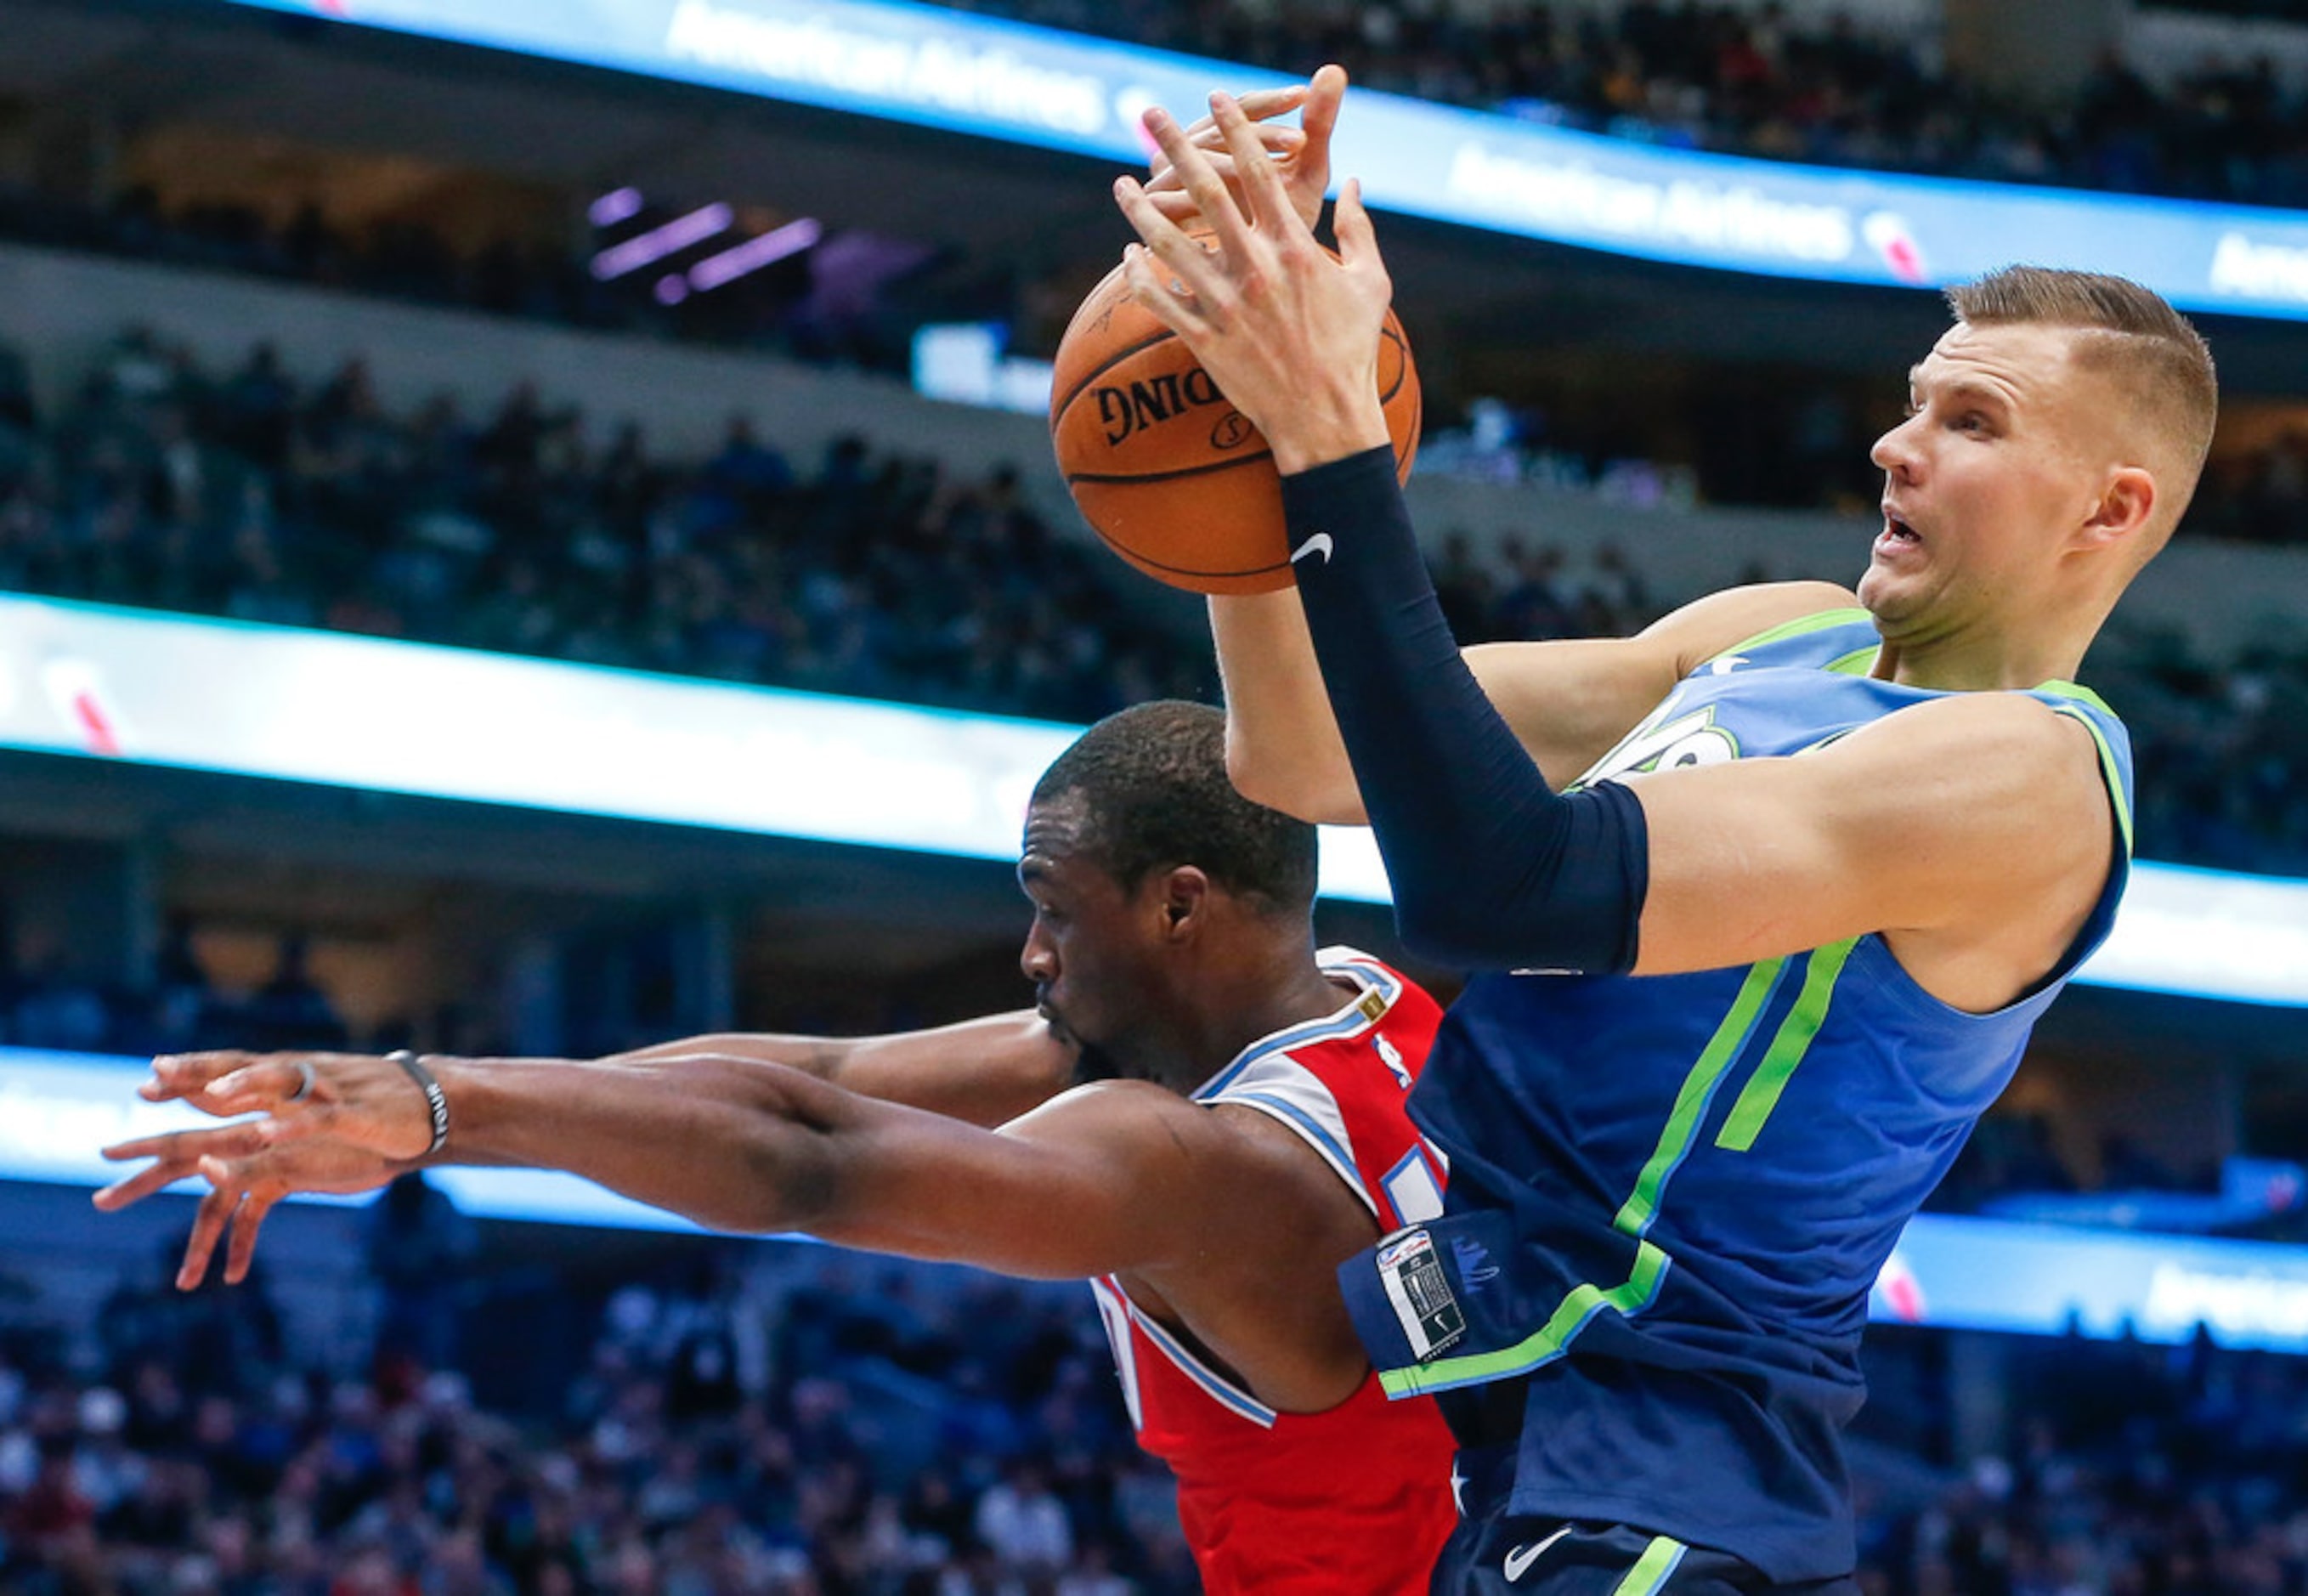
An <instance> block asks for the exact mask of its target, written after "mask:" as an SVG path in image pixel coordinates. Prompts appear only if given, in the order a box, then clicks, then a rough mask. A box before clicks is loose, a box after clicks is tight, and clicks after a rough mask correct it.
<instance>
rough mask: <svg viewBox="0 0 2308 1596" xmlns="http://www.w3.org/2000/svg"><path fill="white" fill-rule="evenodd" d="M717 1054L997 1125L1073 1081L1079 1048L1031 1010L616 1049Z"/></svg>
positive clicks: (651, 1058) (636, 1059)
mask: <svg viewBox="0 0 2308 1596" xmlns="http://www.w3.org/2000/svg"><path fill="white" fill-rule="evenodd" d="M708 1053H710V1054H714V1055H717V1056H719V1057H722V1058H734V1059H746V1060H751V1061H753V1062H754V1063H758V1064H775V1065H784V1066H786V1067H787V1068H788V1069H797V1070H800V1071H801V1072H803V1073H804V1074H810V1075H814V1076H816V1077H817V1078H818V1079H819V1080H821V1081H824V1082H827V1083H830V1084H831V1085H835V1086H839V1087H840V1088H841V1089H842V1090H844V1091H854V1092H856V1093H857V1095H858V1096H860V1097H869V1098H874V1099H876V1100H879V1101H882V1102H885V1103H901V1104H904V1105H905V1106H906V1107H908V1108H913V1109H926V1110H927V1111H928V1112H930V1113H933V1114H943V1115H946V1116H948V1117H951V1118H954V1119H960V1120H962V1121H964V1122H966V1123H968V1124H970V1125H978V1126H996V1125H1000V1124H1002V1123H1003V1122H1004V1121H1006V1120H1011V1119H1015V1118H1016V1117H1018V1116H1019V1115H1021V1114H1023V1113H1025V1112H1026V1111H1027V1110H1028V1109H1034V1108H1038V1107H1039V1106H1040V1105H1041V1104H1043V1103H1046V1102H1047V1101H1048V1100H1050V1099H1052V1098H1054V1097H1055V1096H1056V1095H1057V1094H1058V1093H1060V1092H1061V1091H1065V1090H1066V1088H1068V1087H1069V1086H1071V1085H1072V1084H1073V1083H1074V1067H1075V1065H1076V1063H1077V1061H1078V1058H1079V1054H1078V1052H1077V1051H1076V1049H1075V1048H1074V1047H1073V1046H1072V1044H1071V1043H1069V1042H1067V1041H1064V1040H1062V1039H1060V1038H1059V1037H1058V1036H1057V1035H1056V1034H1055V1033H1054V1032H1053V1031H1051V1029H1050V1026H1049V1022H1047V1021H1046V1020H1044V1019H1043V1018H1042V1017H1041V1016H1040V1015H1039V1014H1036V1013H1035V1012H1034V1011H1033V1010H1031V1009H1021V1010H1019V1011H1017V1012H1016V1013H1014V1014H988V1015H986V1016H985V1017H983V1018H980V1019H976V1020H964V1021H962V1022H960V1023H958V1024H953V1025H939V1026H934V1027H932V1028H930V1029H928V1030H926V1031H899V1032H896V1033H893V1034H891V1035H887V1036H861V1037H825V1036H795V1035H781V1034H777V1033H771V1032H746V1031H726V1032H716V1033H714V1034H712V1035H709V1036H693V1037H686V1038H684V1039H682V1040H678V1041H670V1042H659V1043H658V1044H656V1045H655V1046H653V1047H648V1048H634V1049H633V1050H632V1051H631V1052H628V1053H619V1054H614V1055H612V1056H611V1057H609V1058H607V1059H606V1060H604V1061H603V1062H605V1063H611V1064H615V1063H626V1062H632V1063H644V1062H655V1061H660V1060H669V1059H678V1058H687V1057H694V1056H696V1055H699V1054H708Z"/></svg>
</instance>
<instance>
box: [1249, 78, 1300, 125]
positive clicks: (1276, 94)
mask: <svg viewBox="0 0 2308 1596" xmlns="http://www.w3.org/2000/svg"><path fill="white" fill-rule="evenodd" d="M1312 88H1313V84H1312V83H1285V84H1283V85H1282V86H1281V87H1280V88H1279V89H1253V90H1251V91H1248V92H1246V93H1244V94H1242V95H1240V96H1238V97H1237V98H1238V99H1239V101H1240V103H1241V105H1242V114H1243V115H1244V116H1247V117H1249V118H1250V119H1251V120H1252V121H1253V122H1263V121H1265V120H1266V119H1267V118H1268V117H1269V116H1288V115H1289V114H1290V113H1291V112H1292V111H1295V110H1296V109H1297V108H1299V107H1300V106H1302V105H1304V104H1305V103H1306V96H1307V93H1308V91H1310V90H1312Z"/></svg>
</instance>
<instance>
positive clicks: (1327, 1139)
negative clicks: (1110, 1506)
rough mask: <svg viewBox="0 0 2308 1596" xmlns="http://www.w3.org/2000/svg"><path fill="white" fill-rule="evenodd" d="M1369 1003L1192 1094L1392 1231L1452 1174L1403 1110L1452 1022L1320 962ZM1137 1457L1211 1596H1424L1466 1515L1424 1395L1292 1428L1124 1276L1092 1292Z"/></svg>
mask: <svg viewBox="0 0 2308 1596" xmlns="http://www.w3.org/2000/svg"><path fill="white" fill-rule="evenodd" d="M1319 957H1320V960H1321V963H1322V969H1323V971H1324V972H1325V973H1327V974H1329V975H1330V976H1331V977H1332V978H1333V979H1339V980H1347V981H1352V982H1353V983H1354V984H1355V985H1356V986H1357V987H1359V988H1361V991H1360V993H1359V995H1358V996H1356V997H1355V998H1354V999H1353V1000H1352V1001H1350V1002H1348V1004H1347V1005H1345V1006H1344V1007H1342V1008H1340V1009H1339V1011H1338V1012H1337V1013H1336V1014H1331V1015H1328V1016H1327V1017H1325V1018H1323V1019H1320V1020H1312V1021H1308V1022H1306V1023H1305V1024H1302V1025H1294V1026H1291V1027H1290V1028H1289V1029H1287V1030H1285V1031H1277V1032H1275V1033H1274V1034H1273V1035H1271V1036H1269V1037H1266V1038H1264V1039H1262V1040H1259V1041H1256V1042H1253V1044H1251V1045H1250V1046H1249V1047H1247V1048H1244V1049H1243V1050H1242V1052H1241V1053H1240V1055H1238V1056H1237V1057H1236V1058H1235V1060H1234V1062H1233V1063H1231V1064H1229V1065H1227V1067H1226V1068H1224V1069H1222V1070H1220V1071H1219V1073H1218V1074H1215V1075H1213V1076H1211V1077H1210V1080H1209V1081H1208V1082H1207V1083H1205V1084H1204V1085H1203V1086H1202V1087H1201V1090H1199V1091H1196V1092H1195V1093H1194V1094H1193V1100H1195V1101H1196V1102H1198V1103H1205V1104H1208V1105H1210V1106H1212V1107H1216V1106H1218V1105H1219V1104H1222V1103H1223V1104H1232V1105H1236V1106H1239V1107H1242V1108H1246V1109H1256V1110H1258V1111H1259V1112H1260V1113H1262V1114H1268V1115H1271V1116H1272V1117H1274V1118H1275V1119H1276V1120H1277V1121H1279V1123H1281V1124H1283V1125H1285V1126H1289V1127H1290V1129H1291V1130H1293V1131H1295V1132H1296V1133H1297V1134H1299V1135H1300V1136H1302V1137H1304V1138H1305V1142H1306V1144H1307V1145H1308V1146H1309V1147H1311V1148H1313V1151H1314V1152H1316V1153H1318V1154H1320V1155H1321V1157H1322V1160H1323V1161H1324V1162H1326V1163H1328V1164H1329V1165H1330V1166H1331V1169H1334V1170H1336V1171H1337V1172H1338V1176H1339V1180H1340V1181H1342V1182H1343V1183H1344V1184H1345V1185H1346V1186H1347V1189H1348V1190H1349V1191H1351V1192H1353V1193H1354V1195H1356V1198H1358V1199H1359V1200H1360V1201H1361V1202H1362V1203H1363V1204H1364V1206H1365V1207H1366V1208H1368V1209H1369V1210H1370V1212H1371V1217H1372V1220H1373V1221H1374V1224H1375V1225H1376V1227H1377V1229H1376V1231H1375V1232H1374V1233H1375V1234H1379V1235H1384V1234H1385V1233H1386V1232H1388V1231H1391V1230H1393V1229H1397V1228H1399V1227H1400V1226H1402V1225H1404V1224H1408V1223H1410V1222H1413V1221H1418V1220H1425V1219H1433V1218H1434V1217H1435V1216H1436V1215H1437V1214H1439V1213H1441V1212H1442V1163H1441V1160H1440V1159H1439V1158H1438V1157H1437V1156H1436V1154H1435V1153H1434V1150H1433V1149H1431V1148H1429V1147H1428V1146H1427V1145H1426V1144H1425V1142H1424V1141H1422V1140H1421V1139H1420V1137H1419V1134H1418V1132H1417V1130H1416V1129H1415V1128H1414V1127H1413V1126H1412V1125H1411V1123H1410V1117H1409V1116H1408V1114H1407V1113H1406V1112H1405V1111H1404V1108H1403V1100H1404V1099H1405V1098H1406V1097H1407V1096H1408V1093H1409V1091H1410V1087H1411V1083H1413V1082H1414V1081H1416V1080H1417V1077H1418V1072H1419V1070H1420V1068H1421V1067H1422V1066H1423V1065H1425V1062H1426V1053H1427V1049H1428V1048H1430V1047H1431V1046H1433V1044H1434V1031H1435V1027H1436V1026H1437V1025H1438V1024H1440V1023H1441V1022H1442V1009H1441V1008H1440V1007H1439V1006H1438V1005H1436V1004H1435V1002H1434V999H1433V998H1432V997H1429V996H1427V995H1426V994H1425V992H1424V991H1422V990H1420V989H1419V988H1417V986H1416V985H1414V984H1413V983H1411V982H1410V981H1408V980H1406V979H1403V978H1402V977H1401V976H1400V975H1399V974H1397V973H1396V972H1395V971H1391V970H1390V969H1388V968H1387V967H1386V966H1385V965H1383V964H1381V963H1380V962H1378V961H1376V960H1375V959H1372V958H1370V957H1368V956H1367V955H1365V954H1362V953H1355V952H1353V951H1352V950H1351V949H1345V948H1327V949H1325V950H1323V952H1322V953H1321V954H1320V955H1319ZM1090 1284H1091V1288H1092V1290H1095V1291H1096V1292H1097V1293H1098V1312H1099V1314H1100V1316H1102V1317H1103V1318H1104V1319H1105V1321H1106V1333H1107V1341H1108V1342H1110V1343H1111V1344H1112V1346H1113V1348H1114V1359H1115V1367H1117V1368H1118V1369H1119V1371H1120V1373H1121V1376H1122V1388H1123V1393H1124V1396H1125V1397H1126V1398H1127V1399H1128V1401H1129V1403H1130V1418H1131V1421H1132V1423H1133V1424H1134V1425H1135V1426H1136V1427H1137V1429H1138V1439H1139V1443H1140V1445H1143V1446H1144V1447H1145V1448H1146V1450H1147V1451H1149V1452H1150V1453H1152V1454H1154V1455H1155V1456H1157V1457H1159V1458H1160V1459H1162V1460H1163V1462H1167V1463H1168V1464H1169V1465H1170V1468H1171V1470H1172V1471H1173V1472H1175V1473H1176V1475H1177V1477H1178V1514H1179V1518H1180V1520H1181V1522H1182V1523H1183V1525H1184V1529H1185V1533H1186V1541H1187V1544H1188V1545H1189V1546H1191V1547H1192V1548H1193V1553H1194V1560H1195V1562H1196V1563H1197V1564H1198V1565H1199V1566H1200V1567H1201V1574H1202V1582H1203V1588H1204V1590H1205V1591H1206V1592H1209V1593H1210V1596H1233V1593H1235V1592H1244V1593H1245V1596H1247V1593H1253V1592H1255V1593H1258V1596H1270V1593H1272V1592H1285V1593H1288V1596H1314V1593H1315V1592H1331V1593H1335V1592H1354V1593H1355V1596H1412V1593H1414V1592H1425V1590H1426V1588H1427V1578H1428V1575H1429V1574H1430V1573H1431V1572H1432V1571H1433V1568H1434V1559H1435V1557H1436V1555H1437V1554H1438V1553H1439V1552H1440V1551H1441V1550H1442V1542H1443V1540H1445V1539H1446V1538H1448V1536H1449V1535H1450V1533H1451V1527H1452V1525H1453V1524H1454V1523H1456V1520H1457V1512H1456V1509H1455V1508H1454V1506H1453V1505H1452V1502H1451V1446H1452V1442H1451V1433H1450V1431H1449V1429H1448V1428H1446V1427H1445V1426H1444V1425H1443V1423H1442V1416H1441V1415H1440V1414H1439V1413H1438V1412H1436V1411H1435V1409H1434V1403H1433V1402H1431V1401H1429V1400H1427V1399H1425V1398H1417V1399H1413V1400H1410V1401H1406V1402H1389V1401H1387V1399H1386V1397H1385V1395H1384V1393H1382V1392H1381V1390H1380V1389H1379V1384H1378V1376H1376V1375H1372V1376H1370V1377H1369V1378H1367V1379H1365V1381H1364V1382H1363V1384H1362V1386H1361V1388H1360V1389H1358V1390H1357V1391H1356V1393H1354V1395H1352V1396H1351V1397H1349V1398H1348V1399H1347V1400H1346V1401H1345V1402H1341V1403H1339V1405H1338V1406H1337V1407H1335V1408H1332V1409H1331V1410H1329V1411H1326V1412H1322V1413H1281V1412H1278V1411H1275V1410H1274V1409H1272V1408H1270V1407H1268V1406H1267V1405H1266V1404H1265V1403H1263V1402H1260V1401H1259V1400H1258V1399H1257V1398H1256V1397H1255V1396H1253V1395H1252V1394H1251V1393H1249V1392H1248V1391H1246V1390H1244V1388H1243V1386H1242V1385H1240V1384H1239V1383H1237V1382H1236V1380H1234V1379H1233V1378H1231V1377H1229V1376H1227V1375H1226V1374H1224V1373H1222V1372H1220V1371H1219V1370H1218V1369H1214V1368H1212V1367H1210V1365H1209V1364H1208V1363H1207V1362H1205V1361H1204V1360H1203V1359H1201V1358H1198V1357H1197V1356H1196V1355H1195V1354H1194V1352H1193V1350H1192V1349H1191V1348H1189V1347H1188V1346H1186V1345H1185V1344H1184V1342H1181V1341H1180V1340H1179V1338H1178V1337H1177V1336H1176V1334H1174V1333H1171V1332H1170V1331H1168V1330H1166V1329H1165V1328H1164V1327H1163V1326H1161V1325H1160V1324H1156V1323H1155V1322H1154V1320H1153V1319H1151V1318H1150V1317H1149V1316H1147V1315H1146V1314H1145V1313H1144V1312H1142V1311H1141V1309H1140V1308H1139V1307H1138V1305H1137V1304H1136V1303H1134V1302H1132V1301H1131V1300H1130V1298H1129V1297H1128V1295H1127V1294H1126V1293H1125V1292H1124V1290H1123V1289H1122V1286H1121V1284H1120V1282H1119V1281H1116V1280H1115V1279H1114V1278H1113V1277H1112V1276H1107V1278H1105V1279H1103V1280H1097V1281H1091V1282H1090Z"/></svg>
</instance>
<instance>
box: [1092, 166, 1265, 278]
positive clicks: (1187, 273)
mask: <svg viewBox="0 0 2308 1596" xmlns="http://www.w3.org/2000/svg"><path fill="white" fill-rule="evenodd" d="M1114 196H1115V203H1117V204H1119V205H1120V206H1121V207H1122V213H1123V214H1124V216H1126V217H1128V218H1129V219H1130V225H1131V226H1132V227H1134V228H1136V229H1138V237H1139V238H1140V239H1141V241H1142V242H1141V245H1139V246H1137V247H1138V249H1139V251H1140V253H1141V254H1144V255H1145V256H1147V257H1148V258H1147V262H1146V264H1147V266H1148V268H1149V270H1150V271H1152V270H1155V269H1157V268H1158V270H1159V271H1160V272H1164V273H1167V275H1166V276H1164V277H1163V279H1162V285H1161V286H1162V287H1163V289H1165V290H1167V292H1168V294H1169V295H1170V296H1171V297H1174V298H1175V297H1176V296H1177V295H1178V294H1179V293H1181V292H1184V293H1186V294H1195V295H1199V294H1202V293H1206V292H1210V291H1211V290H1214V289H1217V288H1218V287H1219V284H1220V281H1221V278H1220V276H1219V269H1218V267H1217V266H1216V264H1215V263H1214V260H1213V257H1212V256H1211V254H1210V252H1209V251H1208V250H1206V249H1205V248H1203V246H1201V244H1199V243H1197V242H1195V240H1194V239H1193V238H1191V237H1188V236H1187V235H1186V233H1185V232H1184V229H1181V228H1180V227H1179V226H1178V224H1177V223H1176V222H1174V221H1172V220H1170V219H1169V218H1168V217H1167V216H1165V215H1163V214H1162V212H1161V211H1159V210H1158V208H1156V206H1155V205H1154V204H1153V203H1152V202H1151V201H1150V200H1149V199H1148V197H1147V194H1146V191H1145V190H1144V189H1142V188H1141V187H1140V186H1139V185H1138V184H1137V183H1136V181H1135V180H1133V179H1132V178H1129V177H1124V178H1121V179H1120V180H1118V181H1117V182H1116V183H1115V185H1114ZM1195 197H1196V200H1197V203H1200V196H1199V195H1197V196H1195ZM1201 209H1202V210H1203V211H1205V212H1207V211H1208V209H1209V207H1208V206H1207V205H1202V206H1201ZM1220 209H1221V210H1223V211H1226V212H1227V214H1229V215H1234V205H1233V203H1232V202H1231V201H1222V202H1221V205H1220ZM1203 220H1206V221H1207V220H1210V219H1209V217H1208V216H1207V214H1206V215H1205V216H1204V217H1203ZM1234 225H1235V228H1236V230H1237V231H1239V229H1240V227H1241V218H1240V217H1239V216H1238V215H1234ZM1225 231H1226V229H1225V227H1224V226H1221V227H1220V228H1219V233H1220V235H1221V236H1223V235H1224V233H1225Z"/></svg>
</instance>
